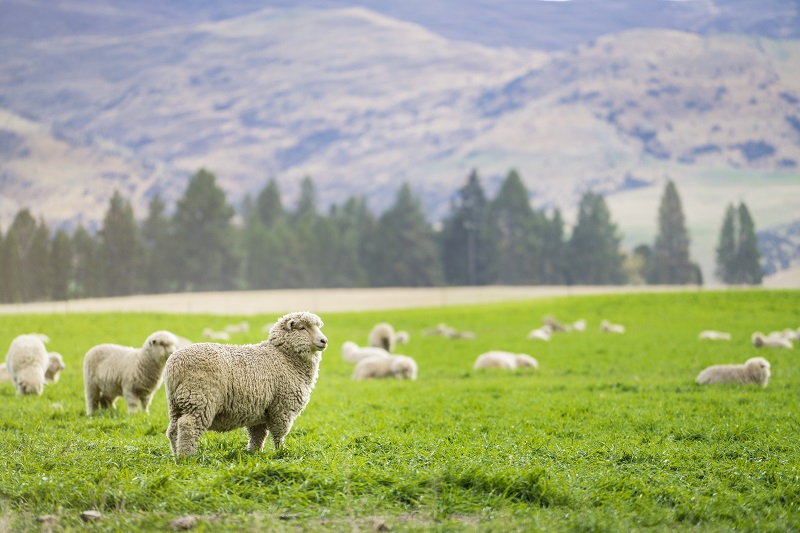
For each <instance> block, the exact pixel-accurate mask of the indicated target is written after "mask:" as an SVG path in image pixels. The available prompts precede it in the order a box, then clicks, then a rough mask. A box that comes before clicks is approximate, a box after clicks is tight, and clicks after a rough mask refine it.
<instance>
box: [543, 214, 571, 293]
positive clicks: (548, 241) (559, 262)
mask: <svg viewBox="0 0 800 533" xmlns="http://www.w3.org/2000/svg"><path fill="white" fill-rule="evenodd" d="M540 256H541V257H542V258H543V262H542V283H544V284H546V285H563V284H564V283H566V281H567V244H566V242H565V241H564V220H563V219H562V218H561V211H559V210H558V209H556V210H555V211H554V212H553V217H552V218H551V219H550V220H547V219H546V218H545V230H544V238H543V241H542V250H541V252H540Z"/></svg>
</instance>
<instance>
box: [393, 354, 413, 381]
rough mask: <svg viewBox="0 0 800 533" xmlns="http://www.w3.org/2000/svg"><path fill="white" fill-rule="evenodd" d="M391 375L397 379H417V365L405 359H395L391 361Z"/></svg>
mask: <svg viewBox="0 0 800 533" xmlns="http://www.w3.org/2000/svg"><path fill="white" fill-rule="evenodd" d="M391 372H392V375H393V376H394V377H395V378H397V379H417V365H416V364H415V363H414V362H413V361H411V360H409V359H406V358H397V357H396V356H395V360H394V361H392V366H391Z"/></svg>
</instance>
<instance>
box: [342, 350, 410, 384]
mask: <svg viewBox="0 0 800 533" xmlns="http://www.w3.org/2000/svg"><path fill="white" fill-rule="evenodd" d="M371 378H396V379H412V380H414V379H417V362H416V361H414V360H413V359H412V358H410V357H408V356H406V355H389V357H385V356H380V355H378V356H375V355H373V356H372V357H367V358H365V359H362V360H361V361H359V362H358V363H357V364H356V367H355V368H354V369H353V379H355V380H361V379H371Z"/></svg>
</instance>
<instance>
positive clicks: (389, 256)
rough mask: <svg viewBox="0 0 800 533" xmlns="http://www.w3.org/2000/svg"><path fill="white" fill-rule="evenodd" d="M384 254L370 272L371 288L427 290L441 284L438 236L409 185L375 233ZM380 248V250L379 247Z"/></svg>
mask: <svg viewBox="0 0 800 533" xmlns="http://www.w3.org/2000/svg"><path fill="white" fill-rule="evenodd" d="M375 238H376V244H377V245H378V246H379V250H380V252H379V253H378V254H377V255H376V257H375V258H374V261H375V262H374V264H373V265H372V266H373V268H374V270H372V271H371V272H370V275H371V276H372V278H371V285H373V286H379V287H425V286H428V287H429V286H436V285H441V284H442V282H443V275H442V267H441V263H440V260H439V250H438V249H437V246H436V237H435V235H434V232H433V230H432V229H431V227H430V226H429V224H428V223H427V221H426V220H425V213H424V211H423V210H422V204H421V202H420V201H419V199H418V198H416V197H414V195H413V194H412V193H411V187H409V185H408V183H403V185H402V186H401V187H400V189H399V190H398V192H397V197H396V199H395V203H394V205H393V206H392V207H390V208H389V209H388V210H387V211H386V212H385V213H384V214H383V215H382V216H381V218H380V220H379V222H378V228H377V232H376V234H375ZM376 249H377V247H376Z"/></svg>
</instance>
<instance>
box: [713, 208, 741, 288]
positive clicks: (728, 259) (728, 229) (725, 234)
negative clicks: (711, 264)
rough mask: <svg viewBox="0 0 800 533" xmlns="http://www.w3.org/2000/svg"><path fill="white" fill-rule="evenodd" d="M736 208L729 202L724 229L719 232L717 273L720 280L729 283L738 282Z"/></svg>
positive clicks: (723, 224)
mask: <svg viewBox="0 0 800 533" xmlns="http://www.w3.org/2000/svg"><path fill="white" fill-rule="evenodd" d="M736 215H737V213H736V208H734V207H733V204H728V207H727V208H726V209H725V216H724V218H723V220H722V229H721V230H720V233H719V244H718V245H717V249H716V252H717V268H716V274H717V278H719V280H720V281H722V282H723V283H727V284H732V283H737V281H738V279H737V272H736V270H737V269H736V236H737V232H736Z"/></svg>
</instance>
